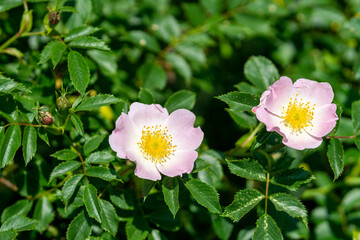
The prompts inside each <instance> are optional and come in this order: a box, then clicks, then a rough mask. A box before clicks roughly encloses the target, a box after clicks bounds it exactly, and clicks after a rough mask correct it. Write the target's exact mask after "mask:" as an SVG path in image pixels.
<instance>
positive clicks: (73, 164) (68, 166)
mask: <svg viewBox="0 0 360 240" xmlns="http://www.w3.org/2000/svg"><path fill="white" fill-rule="evenodd" d="M80 166H81V163H80V162H77V161H66V162H63V163H60V164H59V165H57V166H56V167H55V168H54V170H53V171H52V172H51V174H50V179H49V182H51V181H52V180H53V179H54V178H56V177H59V176H62V175H65V174H66V173H67V172H70V171H74V170H76V169H78V168H79V167H80Z"/></svg>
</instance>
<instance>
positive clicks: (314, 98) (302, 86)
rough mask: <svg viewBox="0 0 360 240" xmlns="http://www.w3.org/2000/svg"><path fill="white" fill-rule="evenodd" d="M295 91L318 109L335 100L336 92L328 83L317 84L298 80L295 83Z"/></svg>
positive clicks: (306, 80)
mask: <svg viewBox="0 0 360 240" xmlns="http://www.w3.org/2000/svg"><path fill="white" fill-rule="evenodd" d="M294 90H295V92H296V93H298V94H299V97H301V98H303V99H304V101H306V102H307V101H310V102H311V104H316V106H317V107H319V106H322V105H325V104H330V103H331V102H332V100H333V99H334V92H333V89H332V87H331V85H330V84H329V83H327V82H322V83H319V82H315V81H312V80H308V79H303V78H301V79H298V80H296V82H295V83H294Z"/></svg>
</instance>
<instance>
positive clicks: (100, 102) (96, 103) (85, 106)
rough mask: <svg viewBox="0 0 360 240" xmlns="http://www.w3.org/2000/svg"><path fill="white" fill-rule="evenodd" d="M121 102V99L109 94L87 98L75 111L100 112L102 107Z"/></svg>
mask: <svg viewBox="0 0 360 240" xmlns="http://www.w3.org/2000/svg"><path fill="white" fill-rule="evenodd" d="M117 102H120V99H118V98H116V97H114V96H113V95H109V94H98V95H95V96H93V97H90V98H85V99H84V100H83V101H82V102H81V103H80V105H78V106H77V107H76V108H75V111H93V110H99V109H100V107H102V106H109V105H110V104H114V103H117Z"/></svg>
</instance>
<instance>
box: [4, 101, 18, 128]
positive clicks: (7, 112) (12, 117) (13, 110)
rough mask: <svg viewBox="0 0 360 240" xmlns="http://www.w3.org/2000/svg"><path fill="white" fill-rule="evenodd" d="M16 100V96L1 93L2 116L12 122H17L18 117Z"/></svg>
mask: <svg viewBox="0 0 360 240" xmlns="http://www.w3.org/2000/svg"><path fill="white" fill-rule="evenodd" d="M16 105H17V104H16V102H15V101H14V97H13V96H12V95H9V94H5V95H2V94H0V106H1V108H0V116H4V117H5V118H7V119H8V120H9V121H10V122H16V121H17V117H18V111H17V108H18V106H16Z"/></svg>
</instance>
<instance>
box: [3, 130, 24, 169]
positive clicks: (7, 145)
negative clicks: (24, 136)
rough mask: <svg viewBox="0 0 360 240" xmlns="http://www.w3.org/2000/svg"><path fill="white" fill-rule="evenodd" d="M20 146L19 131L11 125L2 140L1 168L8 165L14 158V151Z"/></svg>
mask: <svg viewBox="0 0 360 240" xmlns="http://www.w3.org/2000/svg"><path fill="white" fill-rule="evenodd" d="M20 145H21V129H20V126H19V125H16V124H14V125H11V126H10V127H9V128H8V129H7V130H6V133H5V137H4V140H3V142H2V145H1V148H0V163H1V168H3V167H5V166H6V165H8V164H9V163H10V162H11V161H12V160H13V159H14V156H15V153H16V151H17V150H18V149H19V147H20Z"/></svg>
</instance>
